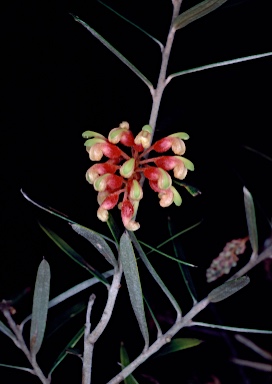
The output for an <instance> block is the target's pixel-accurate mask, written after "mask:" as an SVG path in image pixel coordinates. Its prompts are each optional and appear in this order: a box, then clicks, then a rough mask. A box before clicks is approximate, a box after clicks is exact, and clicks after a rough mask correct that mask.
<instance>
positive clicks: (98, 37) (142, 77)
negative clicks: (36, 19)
mask: <svg viewBox="0 0 272 384" xmlns="http://www.w3.org/2000/svg"><path fill="white" fill-rule="evenodd" d="M71 16H73V18H74V20H75V21H77V22H78V23H79V24H81V25H83V27H85V28H86V29H87V30H88V31H89V32H91V34H92V35H93V36H94V37H96V38H97V39H98V40H99V41H100V42H101V43H102V44H103V45H105V47H107V48H108V49H109V50H110V51H111V52H112V53H113V54H114V55H115V56H117V57H118V59H119V60H121V61H122V62H123V63H124V64H125V65H127V66H128V67H129V68H130V69H131V70H132V72H134V73H135V74H136V75H137V76H138V77H139V78H140V79H141V80H142V81H143V82H144V83H145V84H146V85H147V86H148V88H149V89H150V91H153V90H154V88H153V85H152V83H151V82H150V81H149V80H148V79H147V78H146V77H145V76H144V75H143V74H142V73H141V72H140V71H139V70H138V69H137V68H136V67H135V66H134V65H133V64H132V63H131V62H130V61H128V59H126V58H125V57H124V56H123V55H122V54H121V53H120V52H119V51H117V49H116V48H114V47H113V46H112V45H111V44H110V43H109V42H108V41H107V40H105V39H104V38H103V37H102V36H101V35H99V33H97V32H96V31H95V30H94V29H93V28H91V27H90V26H89V25H88V24H87V23H85V22H84V21H82V20H81V19H80V18H79V17H77V16H75V15H72V14H71Z"/></svg>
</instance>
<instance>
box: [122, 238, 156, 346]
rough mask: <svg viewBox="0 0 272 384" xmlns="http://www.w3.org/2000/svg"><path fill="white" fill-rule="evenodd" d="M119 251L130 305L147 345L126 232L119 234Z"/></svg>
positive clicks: (132, 256) (136, 274)
mask: <svg viewBox="0 0 272 384" xmlns="http://www.w3.org/2000/svg"><path fill="white" fill-rule="evenodd" d="M119 252H120V260H121V263H122V265H123V269H124V275H125V279H126V283H127V287H128V293H129V297H130V301H131V305H132V308H133V310H134V313H135V316H136V319H137V321H138V324H139V327H140V330H141V332H142V335H143V338H144V341H145V347H147V346H148V343H149V335H148V329H147V324H146V318H145V312H144V304H143V294H142V287H141V282H140V277H139V272H138V267H137V262H136V258H135V254H134V250H133V247H132V244H131V241H130V238H129V236H128V234H127V232H124V233H123V234H122V236H121V239H120V250H119Z"/></svg>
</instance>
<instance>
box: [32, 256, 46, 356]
mask: <svg viewBox="0 0 272 384" xmlns="http://www.w3.org/2000/svg"><path fill="white" fill-rule="evenodd" d="M49 291H50V267H49V264H48V262H47V261H46V260H42V262H41V263H40V265H39V268H38V273H37V278H36V283H35V290H34V298H33V307H32V320H31V327H30V350H31V353H32V354H33V355H36V354H37V353H38V352H39V349H40V347H41V345H42V341H43V337H44V332H45V326H46V319H47V312H48V302H49Z"/></svg>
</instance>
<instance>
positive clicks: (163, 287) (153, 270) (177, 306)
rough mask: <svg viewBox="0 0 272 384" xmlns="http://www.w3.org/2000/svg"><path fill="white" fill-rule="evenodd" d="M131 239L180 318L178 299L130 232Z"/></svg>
mask: <svg viewBox="0 0 272 384" xmlns="http://www.w3.org/2000/svg"><path fill="white" fill-rule="evenodd" d="M130 238H131V240H132V242H133V244H134V246H135V248H136V250H137V252H138V253H139V255H140V257H141V259H142V261H143V263H144V265H145V266H146V268H147V270H148V271H149V273H150V274H151V276H152V277H153V279H154V280H155V281H156V283H157V284H158V285H159V286H160V288H161V290H162V291H163V292H164V294H165V295H166V297H167V298H168V300H169V301H170V303H171V304H172V305H173V307H174V308H175V310H176V311H177V315H178V316H179V317H180V316H181V309H180V307H179V305H178V303H177V301H176V299H175V298H174V296H173V295H172V293H171V292H170V291H169V290H168V288H167V287H166V285H165V284H164V282H163V281H162V279H161V278H160V276H159V275H158V274H157V272H156V271H155V269H154V268H153V266H152V264H151V263H150V261H149V260H148V258H147V256H146V254H145V252H144V251H143V249H142V247H141V244H140V243H139V241H138V240H137V237H136V236H135V234H134V232H130Z"/></svg>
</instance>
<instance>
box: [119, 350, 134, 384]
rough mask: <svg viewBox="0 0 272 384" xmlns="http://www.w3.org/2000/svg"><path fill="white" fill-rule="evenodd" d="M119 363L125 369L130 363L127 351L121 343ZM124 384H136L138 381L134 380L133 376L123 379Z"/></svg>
mask: <svg viewBox="0 0 272 384" xmlns="http://www.w3.org/2000/svg"><path fill="white" fill-rule="evenodd" d="M120 362H121V366H122V368H125V367H126V366H127V365H129V363H130V361H129V357H128V354H127V350H126V348H125V347H124V344H123V343H122V344H121V347H120ZM124 384H138V381H137V380H136V379H135V378H134V376H133V375H129V376H128V377H126V378H125V379H124Z"/></svg>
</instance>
